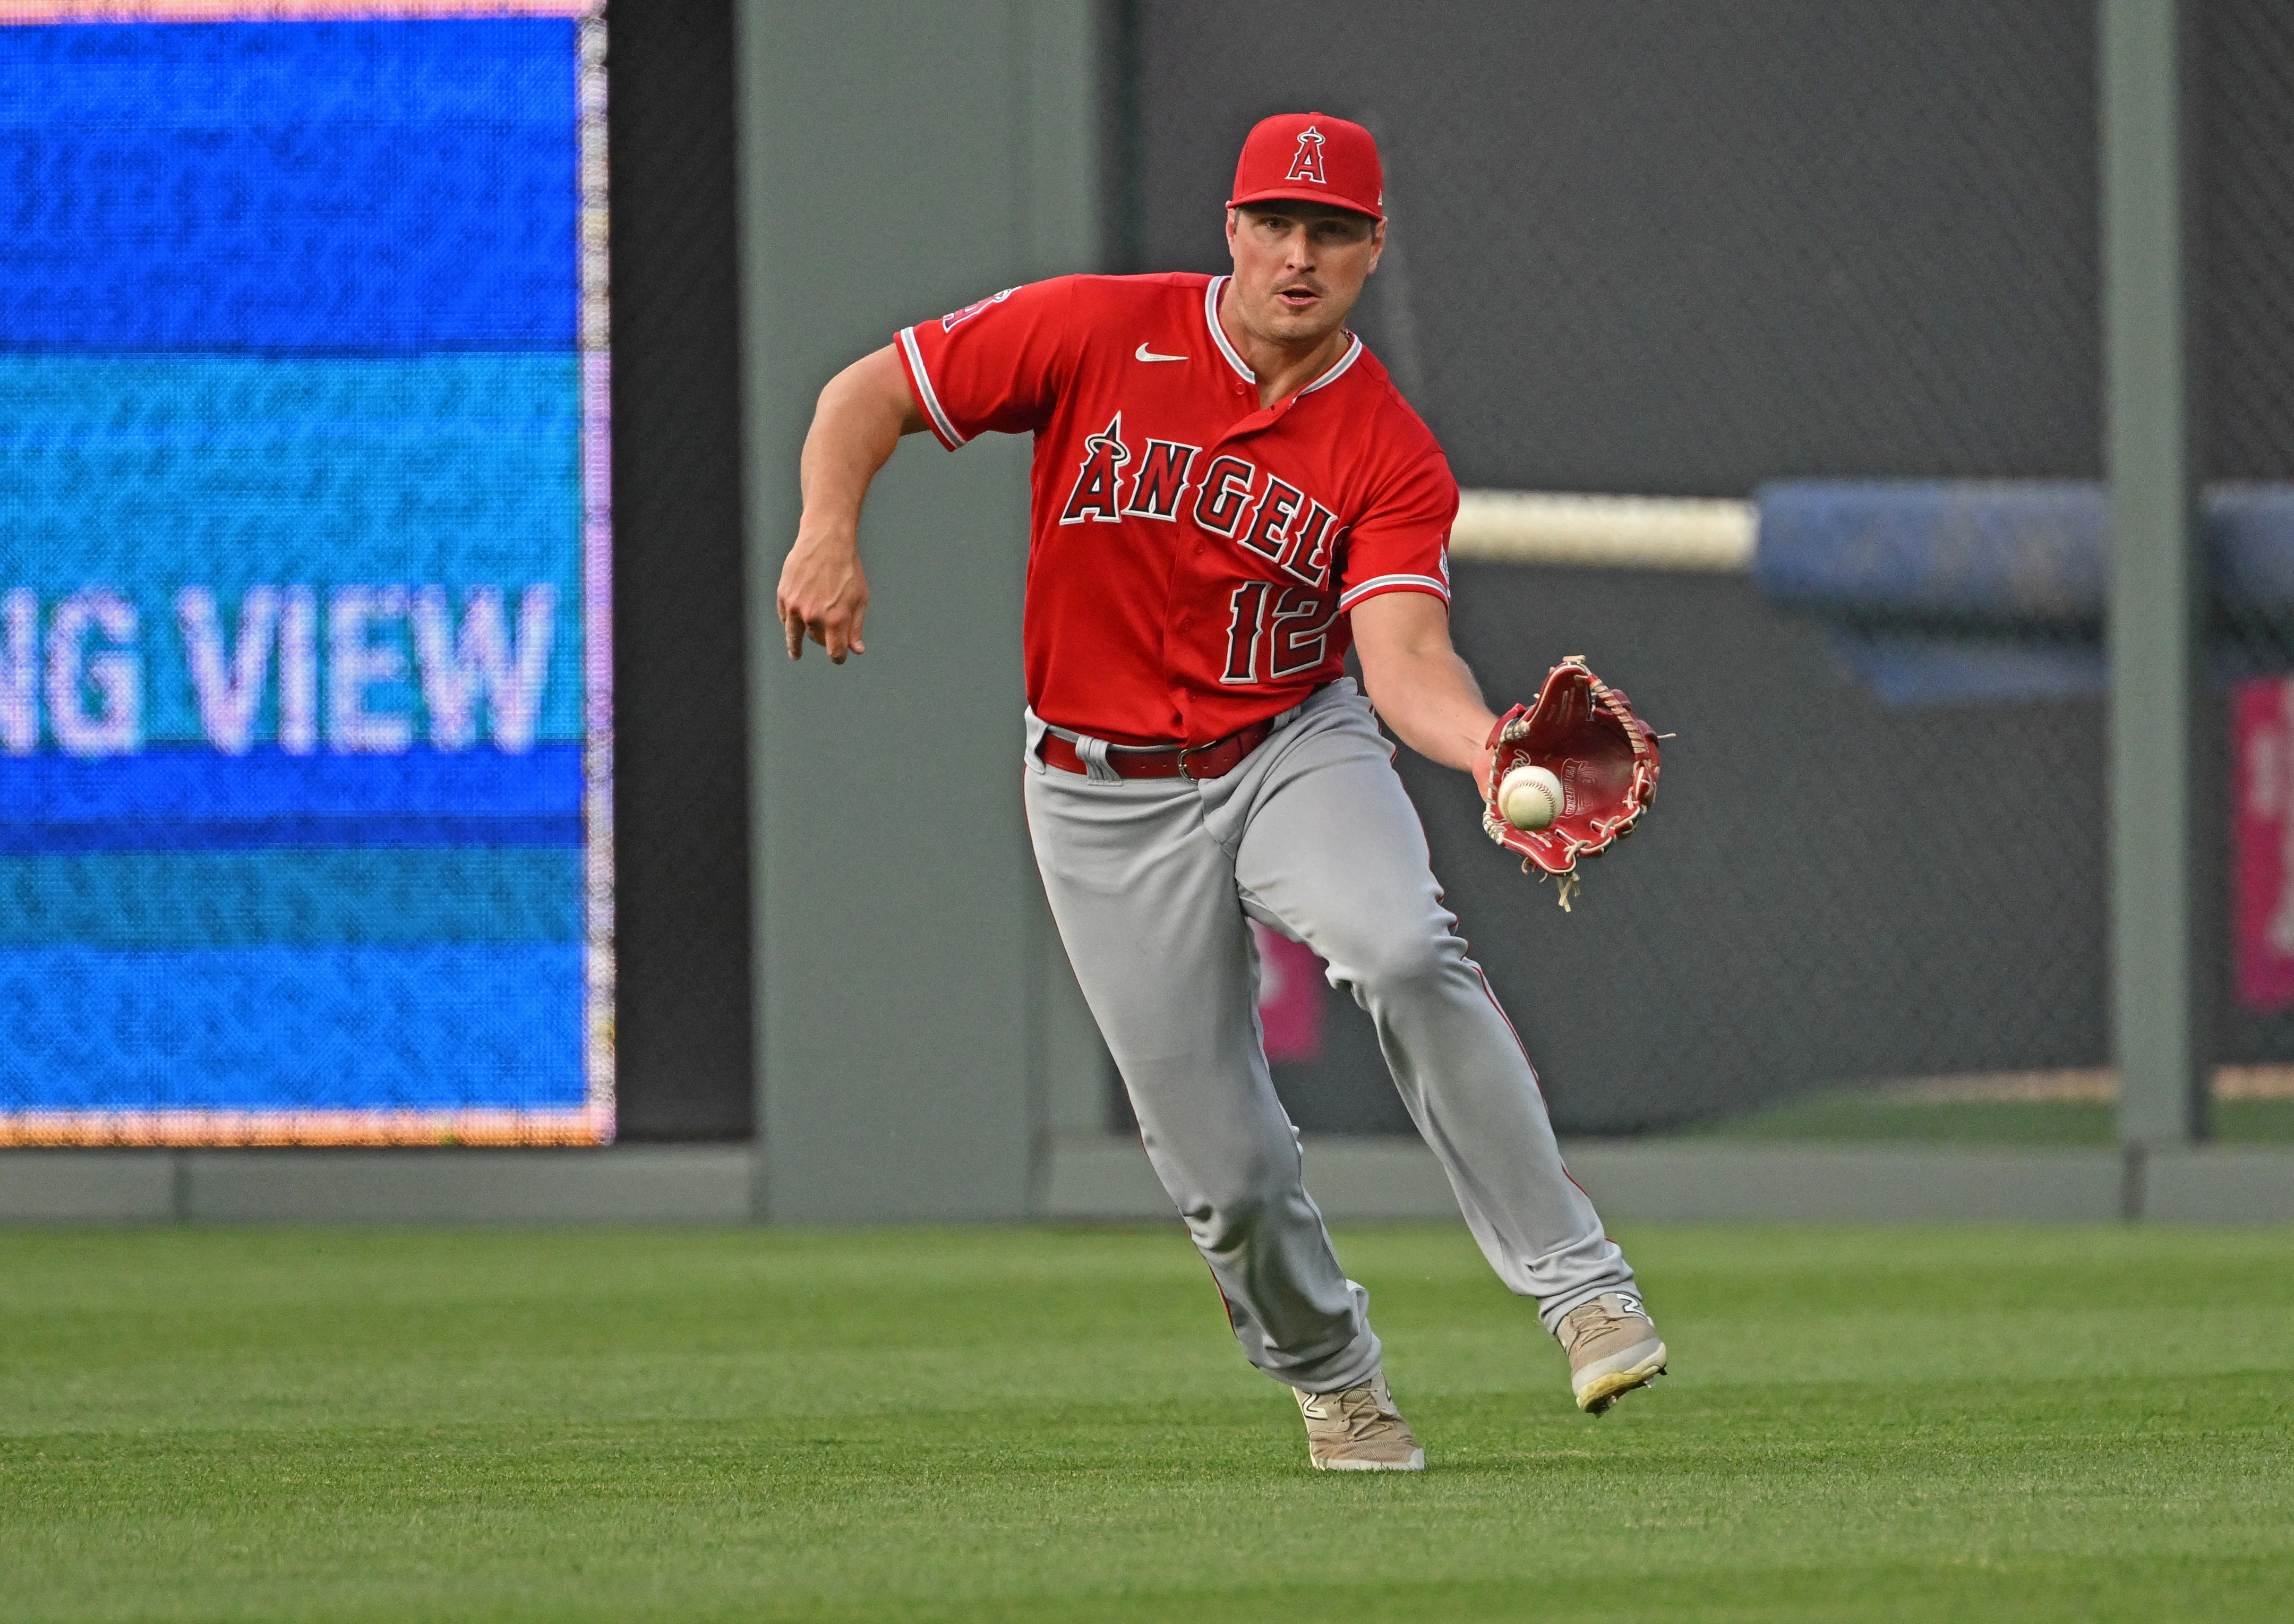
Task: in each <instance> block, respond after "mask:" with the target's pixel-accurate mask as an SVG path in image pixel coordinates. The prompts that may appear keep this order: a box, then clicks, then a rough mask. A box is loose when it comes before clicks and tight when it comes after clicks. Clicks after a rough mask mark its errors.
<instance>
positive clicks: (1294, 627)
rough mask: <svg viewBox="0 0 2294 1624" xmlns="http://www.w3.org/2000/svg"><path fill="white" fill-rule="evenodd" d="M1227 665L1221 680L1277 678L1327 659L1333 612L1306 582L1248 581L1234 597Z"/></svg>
mask: <svg viewBox="0 0 2294 1624" xmlns="http://www.w3.org/2000/svg"><path fill="white" fill-rule="evenodd" d="M1229 602H1230V603H1231V604H1232V608H1233V612H1232V614H1231V615H1230V616H1228V617H1227V625H1226V669H1225V670H1224V672H1222V673H1220V675H1219V681H1222V682H1228V683H1232V684H1235V685H1238V686H1240V685H1242V684H1245V683H1257V682H1278V681H1281V680H1282V679H1284V678H1285V677H1293V676H1297V674H1298V673H1300V672H1302V671H1312V670H1313V669H1314V667H1315V666H1317V665H1321V664H1322V649H1323V644H1324V640H1325V639H1326V638H1328V637H1329V635H1330V620H1331V616H1326V615H1324V614H1323V613H1322V599H1321V598H1319V597H1317V596H1315V595H1314V593H1313V592H1308V591H1307V590H1306V588H1305V587H1301V586H1279V585H1277V584H1276V583H1273V582H1272V581H1249V582H1245V583H1243V584H1242V585H1241V586H1238V587H1236V588H1235V589H1234V592H1233V595H1232V598H1231V599H1230V600H1229Z"/></svg>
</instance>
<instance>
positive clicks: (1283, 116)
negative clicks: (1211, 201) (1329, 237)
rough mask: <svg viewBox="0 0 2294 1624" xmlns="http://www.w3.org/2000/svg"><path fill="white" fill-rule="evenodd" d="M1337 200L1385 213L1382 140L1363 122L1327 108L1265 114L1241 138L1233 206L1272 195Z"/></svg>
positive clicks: (1378, 216) (1374, 215)
mask: <svg viewBox="0 0 2294 1624" xmlns="http://www.w3.org/2000/svg"><path fill="white" fill-rule="evenodd" d="M1277 198H1284V199H1290V200H1312V201H1314V202H1318V203H1333V204H1336V205H1337V206H1338V208H1351V209H1352V210H1354V212H1355V213H1356V214H1360V215H1368V216H1370V217H1371V219H1373V220H1383V219H1385V218H1386V177H1385V173H1384V170H1383V169H1382V168H1381V167H1380V166H1379V159H1378V143H1377V141H1376V140H1374V139H1373V138H1372V137H1371V133H1370V132H1369V131H1368V130H1366V129H1364V128H1363V126H1361V125H1359V124H1354V123H1352V122H1350V121H1348V120H1346V119H1345V118H1331V117H1330V115H1329V114H1328V113H1277V114H1275V115H1274V117H1273V118H1262V119H1260V120H1259V121H1258V123H1257V126H1254V127H1253V128H1252V130H1251V132H1250V134H1249V135H1248V136H1246V137H1245V138H1244V140H1243V143H1242V156H1241V159H1238V160H1237V162H1236V164H1235V166H1234V192H1233V194H1232V196H1231V197H1229V198H1228V199H1227V200H1226V206H1227V207H1228V208H1240V207H1241V205H1243V204H1245V203H1264V202H1267V201H1270V200H1273V199H1277Z"/></svg>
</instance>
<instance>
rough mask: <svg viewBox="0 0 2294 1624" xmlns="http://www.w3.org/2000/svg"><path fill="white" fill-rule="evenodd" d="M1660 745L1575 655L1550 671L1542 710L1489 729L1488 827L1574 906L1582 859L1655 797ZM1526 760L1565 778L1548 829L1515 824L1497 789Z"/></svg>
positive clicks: (1619, 835) (1516, 712) (1629, 825)
mask: <svg viewBox="0 0 2294 1624" xmlns="http://www.w3.org/2000/svg"><path fill="white" fill-rule="evenodd" d="M1656 741H1657V735H1656V733H1655V731H1654V730H1652V729H1651V728H1650V727H1649V725H1648V723H1647V722H1643V721H1642V720H1641V719H1640V718H1639V716H1636V715H1634V714H1633V708H1632V706H1631V704H1630V703H1628V702H1627V700H1626V698H1625V696H1624V695H1623V694H1621V693H1619V692H1618V691H1617V690H1615V689H1614V688H1611V687H1610V686H1609V685H1608V684H1607V683H1606V682H1604V681H1601V679H1600V678H1598V677H1597V676H1595V675H1594V674H1593V673H1592V670H1591V668H1590V667H1589V666H1588V665H1586V664H1585V660H1584V657H1583V656H1582V655H1576V654H1573V655H1571V656H1569V657H1567V658H1566V659H1565V660H1563V661H1562V662H1561V664H1559V665H1556V666H1555V667H1554V668H1553V669H1552V670H1550V671H1549V672H1547V673H1545V686H1544V687H1543V688H1542V689H1541V690H1538V695H1537V703H1536V704H1535V705H1529V706H1523V705H1517V706H1514V707H1513V709H1511V710H1509V711H1508V712H1507V713H1506V714H1504V715H1503V716H1501V717H1500V718H1499V719H1498V724H1497V726H1496V727H1495V728H1493V729H1492V730H1491V731H1490V743H1489V751H1490V773H1489V788H1487V789H1486V790H1485V791H1484V792H1483V797H1482V798H1483V803H1484V804H1483V807H1482V828H1484V829H1485V830H1487V831H1488V833H1489V836H1490V838H1491V839H1493V840H1494V841H1496V842H1497V843H1498V844H1499V845H1501V846H1503V847H1505V848H1506V849H1507V850H1508V851H1509V852H1518V853H1521V855H1522V864H1521V867H1522V872H1523V873H1525V874H1526V873H1527V872H1528V871H1529V869H1530V866H1531V865H1532V864H1535V865H1536V866H1537V867H1538V868H1539V869H1542V870H1544V872H1545V873H1546V874H1550V875H1552V876H1553V877H1555V878H1556V879H1558V881H1559V882H1560V885H1561V898H1560V901H1561V906H1562V907H1563V908H1564V909H1566V908H1567V907H1568V906H1569V901H1570V898H1571V896H1572V895H1574V893H1575V892H1576V889H1577V885H1578V883H1579V880H1580V878H1581V876H1580V875H1579V874H1578V872H1577V860H1578V859H1579V858H1580V857H1598V856H1599V855H1600V854H1601V853H1603V852H1606V851H1607V850H1608V848H1609V845H1610V843H1611V842H1612V841H1617V840H1622V839H1623V838H1624V837H1625V836H1627V835H1630V834H1631V833H1632V832H1633V825H1634V824H1635V823H1637V822H1639V820H1640V815H1641V814H1642V813H1643V812H1647V810H1648V809H1649V806H1650V804H1652V803H1653V802H1654V801H1655V799H1656V768H1657V751H1656ZM1524 764H1528V765H1533V766H1538V767H1543V768H1544V769H1546V771H1549V772H1551V773H1552V774H1553V775H1554V777H1556V778H1558V779H1560V780H1561V809H1560V811H1559V812H1557V813H1556V814H1555V816H1554V819H1553V821H1552V822H1551V823H1550V824H1548V825H1547V826H1546V827H1545V828H1541V829H1525V828H1515V827H1514V826H1513V825H1512V824H1510V823H1509V822H1507V821H1506V820H1505V818H1504V816H1503V815H1502V814H1501V812H1499V811H1498V807H1497V793H1498V787H1499V786H1500V785H1501V784H1503V783H1504V782H1505V776H1506V774H1507V773H1509V772H1510V771H1513V769H1515V768H1516V767H1519V766H1522V765H1524ZM1541 877H1542V876H1541Z"/></svg>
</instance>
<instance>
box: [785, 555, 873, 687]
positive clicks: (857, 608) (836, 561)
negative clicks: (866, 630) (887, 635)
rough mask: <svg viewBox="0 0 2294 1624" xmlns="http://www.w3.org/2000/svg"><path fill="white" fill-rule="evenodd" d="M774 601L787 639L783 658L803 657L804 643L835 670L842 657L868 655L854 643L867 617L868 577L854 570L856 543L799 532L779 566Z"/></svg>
mask: <svg viewBox="0 0 2294 1624" xmlns="http://www.w3.org/2000/svg"><path fill="white" fill-rule="evenodd" d="M774 601H775V603H776V605H777V608H779V610H780V617H781V630H782V631H783V632H785V634H786V636H787V638H788V653H789V658H791V659H793V660H794V659H801V658H802V657H804V645H805V640H806V639H807V638H809V639H811V640H812V641H814V642H816V643H818V644H819V645H820V646H821V647H822V648H824V649H827V650H828V657H829V659H830V660H831V661H832V662H833V663H834V664H836V665H842V664H844V657H845V655H846V654H848V653H850V654H866V653H867V652H868V646H867V645H866V643H864V642H862V641H860V628H861V625H862V623H863V622H865V621H866V619H867V618H868V572H867V571H866V570H865V569H863V568H861V567H860V548H859V545H858V540H857V538H853V537H842V538H838V537H833V536H826V535H820V534H818V533H817V532H807V531H799V532H798V534H797V538H796V545H795V546H793V547H792V548H790V549H789V555H788V558H787V559H786V560H785V562H784V563H783V564H782V565H781V584H780V591H779V592H778V593H777V595H776V597H775V600H774Z"/></svg>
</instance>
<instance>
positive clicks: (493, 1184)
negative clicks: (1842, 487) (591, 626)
mask: <svg viewBox="0 0 2294 1624" xmlns="http://www.w3.org/2000/svg"><path fill="white" fill-rule="evenodd" d="M1562 1149H1563V1154H1564V1155H1566V1157H1567V1158H1568V1162H1569V1168H1570V1171H1571V1172H1572V1173H1573V1174H1574V1176H1575V1177H1576V1179H1577V1180H1578V1181H1579V1182H1580V1183H1581V1184H1582V1185H1583V1186H1584V1187H1586V1189H1587V1190H1588V1191H1590V1193H1591V1195H1592V1196H1593V1199H1594V1200H1595V1201H1596V1202H1597V1203H1598V1204H1599V1206H1600V1209H1601V1214H1602V1216H1603V1217H1604V1218H1605V1219H1607V1220H1610V1221H1611V1222H1615V1223H1633V1222H1650V1221H1659V1220H1675V1221H1690V1222H1750V1223H1796V1222H1845V1223H1854V1222H1868V1223H1953V1222H1986V1223H2097V1222H2107V1221H2111V1220H2116V1219H2119V1218H2122V1217H2126V1216H2139V1217H2142V1218H2145V1219H2150V1220H2160V1221H2168V1222H2186V1223H2294V1146H2288V1147H2272V1146H2219V1145H2210V1146H2199V1147H2192V1148H2189V1149H2180V1150H2172V1149H2170V1150H2161V1149H2156V1148H2153V1149H2150V1150H2147V1151H2145V1152H2144V1155H2143V1156H2142V1165H2141V1177H2140V1178H2139V1179H2133V1180H2130V1179H2128V1177H2127V1165H2128V1164H2127V1159H2126V1157H2125V1155H2123V1153H2121V1152H2120V1151H2119V1150H2118V1149H2117V1148H2115V1147H2095V1148H2091V1149H2090V1148H2076V1149H2044V1148H2037V1149H2016V1148H2010V1147H1999V1148H1989V1147H1960V1146H1924V1145H1745V1144H1720V1143H1709V1142H1708V1143H1704V1144H1697V1143H1694V1142H1684V1141H1680V1140H1667V1141H1648V1140H1639V1141H1636V1140H1629V1139H1589V1140H1579V1141H1576V1142H1574V1143H1571V1144H1566V1145H1564V1146H1563V1147H1562ZM760 1168H761V1158H760V1157H759V1156H758V1155H757V1154H756V1150H755V1147H752V1146H750V1145H631V1146H618V1147H614V1148H611V1149H605V1150H565V1149H534V1150H475V1149H473V1150H447V1149H439V1150H410V1149H397V1150H293V1149H263V1150H4V1151H0V1223H168V1222H192V1223H233V1222H263V1223H479V1224H485V1223H500V1224H515V1223H533V1224H552V1223H625V1224H646V1223H663V1224H671V1223H674V1224H741V1223H750V1222H753V1221H756V1220H757V1219H758V1217H759V1216H760V1215H761V1213H762V1212H764V1211H765V1207H764V1204H763V1201H762V1199H761V1188H762V1179H761V1173H760ZM1306 1186H1307V1188H1308V1189H1309V1190H1311V1191H1312V1192H1313V1193H1314V1199H1315V1201H1316V1202H1317V1203H1318V1204H1320V1205H1321V1206H1322V1211H1323V1212H1325V1213H1327V1214H1328V1215H1329V1216H1330V1217H1331V1218H1333V1219H1338V1220H1423V1219H1432V1220H1454V1219H1455V1218H1456V1217H1457V1215H1458V1207H1457V1203H1456V1201H1455V1200H1454V1199H1453V1198H1452V1196H1451V1193H1450V1186H1449V1181H1448V1180H1447V1179H1445V1178H1444V1176H1443V1173H1442V1169H1441V1166H1440V1164H1439V1163H1436V1161H1435V1159H1434V1155H1433V1153H1432V1152H1430V1151H1428V1149H1427V1148H1426V1147H1424V1146H1423V1145H1422V1144H1420V1143H1419V1142H1418V1141H1417V1140H1416V1139H1413V1138H1352V1137H1344V1136H1331V1137H1324V1138H1310V1139H1308V1140H1307V1141H1306ZM1041 1188H1042V1192H1043V1194H1042V1197H1041V1199H1040V1201H1039V1203H1038V1206H1037V1216H1038V1217H1041V1218H1048V1219H1055V1220H1078V1221H1093V1220H1097V1221H1110V1222H1122V1221H1136V1220H1157V1221H1167V1220H1171V1219H1172V1218H1173V1216H1174V1215H1173V1213H1172V1211H1171V1203H1170V1200H1169V1198H1168V1197H1167V1196H1165V1195H1164V1194H1163V1189H1162V1187H1161V1186H1160V1185H1159V1184H1158V1183H1157V1182H1156V1179H1155V1173H1154V1170H1153V1169H1152V1168H1151V1167H1150V1166H1149V1165H1148V1163H1147V1157H1146V1154H1145V1152H1143V1150H1142V1149H1141V1148H1140V1147H1139V1143H1138V1141H1137V1140H1135V1139H1129V1138H1117V1137H1114V1136H1112V1135H1098V1134H1094V1135H1086V1136H1082V1137H1078V1138H1062V1139H1057V1140H1054V1141H1053V1142H1052V1144H1051V1145H1050V1146H1049V1147H1048V1155H1047V1164H1046V1166H1045V1177H1044V1179H1043V1181H1042V1185H1041ZM2130 1191H2133V1192H2135V1195H2136V1197H2137V1198H2138V1199H2139V1203H2140V1206H2141V1211H2140V1212H2139V1213H2132V1214H2130V1213H2129V1212H2127V1210H2126V1204H2127V1200H2128V1193H2129V1192H2130Z"/></svg>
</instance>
